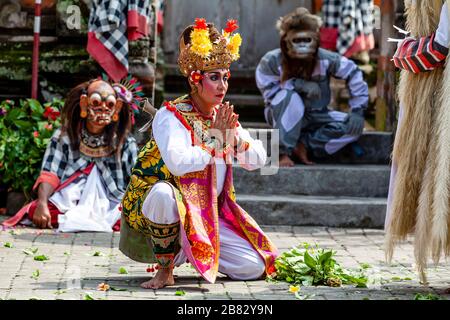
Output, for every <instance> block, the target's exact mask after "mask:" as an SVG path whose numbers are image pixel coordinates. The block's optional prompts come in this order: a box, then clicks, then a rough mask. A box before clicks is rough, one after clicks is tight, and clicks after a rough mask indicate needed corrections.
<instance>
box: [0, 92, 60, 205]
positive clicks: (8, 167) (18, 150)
mask: <svg viewBox="0 0 450 320" xmlns="http://www.w3.org/2000/svg"><path fill="white" fill-rule="evenodd" d="M62 106H63V102H62V101H61V100H59V99H53V101H52V102H48V103H45V104H44V105H41V104H40V103H39V101H37V100H34V99H26V100H20V101H19V103H18V105H15V102H14V101H12V100H5V101H2V102H0V183H1V184H4V185H7V186H8V200H7V208H8V213H9V214H14V213H15V212H16V211H17V210H18V209H20V207H21V206H22V205H23V204H24V203H25V202H28V201H30V200H31V189H32V187H33V184H34V181H35V180H36V178H37V177H38V176H39V173H40V171H41V163H42V158H43V156H44V153H45V149H46V147H47V144H48V142H49V140H50V138H51V136H52V134H53V132H54V130H55V129H56V128H58V127H59V126H60V125H61V123H60V111H61V109H62Z"/></svg>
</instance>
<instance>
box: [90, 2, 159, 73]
mask: <svg viewBox="0 0 450 320" xmlns="http://www.w3.org/2000/svg"><path fill="white" fill-rule="evenodd" d="M150 7H151V6H150V0H93V1H92V9H91V14H90V16H89V31H90V32H95V36H96V37H97V39H98V40H99V41H100V42H101V43H102V44H103V45H104V46H105V47H106V48H107V49H108V50H109V51H111V53H112V54H114V56H115V57H116V58H117V60H119V61H120V63H122V64H123V65H124V66H125V68H126V69H127V70H128V38H127V27H128V26H127V12H128V11H129V10H136V11H137V12H138V13H139V14H140V15H143V16H147V17H148V16H149V14H150Z"/></svg>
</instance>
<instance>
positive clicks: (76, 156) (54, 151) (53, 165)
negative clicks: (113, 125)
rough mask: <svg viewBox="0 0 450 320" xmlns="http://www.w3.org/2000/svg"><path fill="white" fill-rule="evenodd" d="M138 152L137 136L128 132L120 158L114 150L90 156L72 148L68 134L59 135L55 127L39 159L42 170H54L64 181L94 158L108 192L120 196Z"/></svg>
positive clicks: (119, 197)
mask: <svg viewBox="0 0 450 320" xmlns="http://www.w3.org/2000/svg"><path fill="white" fill-rule="evenodd" d="M137 153H138V147H137V144H136V140H135V139H134V138H133V137H132V136H129V137H128V138H127V140H126V141H125V144H124V146H123V148H122V157H121V159H120V161H119V160H118V159H117V158H116V157H115V155H114V154H113V155H111V156H109V157H102V158H90V157H88V156H86V155H83V154H81V153H80V152H79V151H74V150H72V148H71V147H70V140H69V137H68V136H67V135H66V134H64V135H62V134H61V130H60V129H57V130H56V131H55V132H54V134H53V136H52V138H51V140H50V142H49V144H48V145H47V149H46V151H45V154H44V159H43V161H42V171H48V172H52V173H54V174H56V175H57V176H58V178H59V179H60V181H61V183H63V182H64V181H65V180H67V179H68V178H69V177H71V176H72V175H73V174H74V173H75V172H77V171H78V170H82V169H84V168H86V167H87V166H88V165H89V164H90V163H91V162H95V164H96V166H97V169H98V170H99V172H100V175H101V179H102V180H103V183H104V185H105V186H106V188H107V190H108V191H109V196H112V197H113V198H115V199H121V198H122V196H123V194H124V192H125V189H126V187H127V184H128V182H129V179H130V174H131V169H132V167H133V165H134V162H135V161H136V159H137Z"/></svg>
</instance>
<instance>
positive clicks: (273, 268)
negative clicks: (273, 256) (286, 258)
mask: <svg viewBox="0 0 450 320" xmlns="http://www.w3.org/2000/svg"><path fill="white" fill-rule="evenodd" d="M275 272H277V268H275V265H273V264H272V265H271V266H270V267H269V268H268V269H267V273H268V274H269V275H271V274H273V273H275Z"/></svg>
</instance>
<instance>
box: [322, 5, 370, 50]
mask: <svg viewBox="0 0 450 320" xmlns="http://www.w3.org/2000/svg"><path fill="white" fill-rule="evenodd" d="M373 10H374V8H373V0H325V1H324V2H323V5H322V16H323V17H322V18H323V24H324V27H326V28H336V29H338V32H339V33H338V39H337V43H336V48H337V51H338V52H339V53H340V54H342V55H344V54H345V53H346V52H347V50H348V49H349V48H350V46H351V45H352V44H353V42H354V41H355V39H356V38H357V37H358V36H360V35H362V34H364V35H370V34H371V33H372V32H373V28H374V25H375V18H374V11H373Z"/></svg>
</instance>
